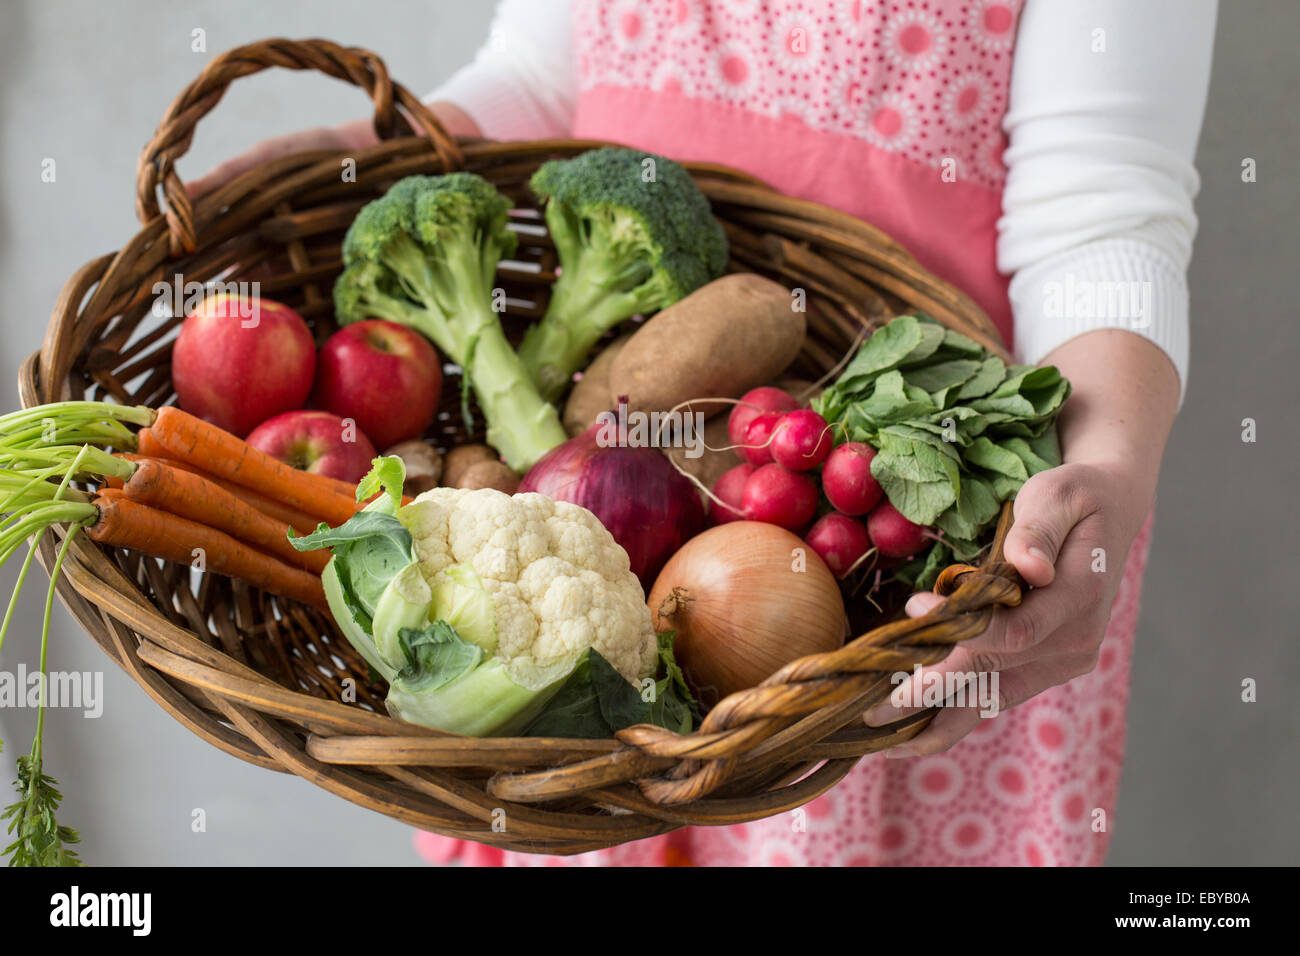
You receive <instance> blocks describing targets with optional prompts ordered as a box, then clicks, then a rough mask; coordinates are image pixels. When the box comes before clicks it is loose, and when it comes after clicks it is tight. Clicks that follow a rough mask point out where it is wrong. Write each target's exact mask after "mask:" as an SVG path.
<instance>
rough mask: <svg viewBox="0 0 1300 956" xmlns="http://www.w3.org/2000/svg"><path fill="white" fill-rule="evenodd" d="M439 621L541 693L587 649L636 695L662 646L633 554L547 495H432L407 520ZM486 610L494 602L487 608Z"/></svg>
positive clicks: (581, 512)
mask: <svg viewBox="0 0 1300 956" xmlns="http://www.w3.org/2000/svg"><path fill="white" fill-rule="evenodd" d="M398 517H399V518H400V520H401V521H402V524H404V525H405V526H406V528H407V529H408V530H409V531H410V533H411V539H412V542H413V550H414V554H415V558H416V563H417V566H418V567H419V570H420V575H421V577H422V578H423V579H424V582H425V583H427V584H428V586H429V590H430V592H431V594H432V603H433V610H432V612H431V616H433V617H439V616H441V617H443V618H444V619H446V620H448V621H449V622H450V623H452V624H453V625H454V626H456V628H457V630H458V631H459V632H460V633H461V635H462V636H463V637H464V638H465V639H466V640H469V641H473V642H474V643H476V644H478V645H479V646H481V647H482V648H483V650H484V652H485V653H490V654H493V655H495V656H496V657H497V658H499V659H500V661H501V664H502V666H503V667H504V669H505V671H506V672H507V673H508V674H509V676H510V677H511V678H512V679H513V680H514V681H515V682H516V683H519V684H521V685H523V686H525V687H532V688H538V687H542V686H545V685H547V684H550V683H553V682H554V680H555V679H556V676H557V675H563V674H567V673H568V671H569V670H571V669H572V667H573V664H574V661H575V660H576V659H577V657H578V656H580V655H581V654H582V652H583V651H585V650H586V649H588V648H592V649H594V650H596V651H597V652H598V653H599V654H600V655H601V656H602V657H604V658H605V659H606V660H607V661H608V662H609V663H610V664H611V665H612V666H613V667H614V669H615V670H617V671H618V672H619V673H620V674H621V675H622V676H623V677H624V678H626V679H627V680H628V681H629V682H630V683H637V682H638V681H640V680H642V679H644V678H646V677H651V676H653V675H654V673H655V670H656V668H657V666H658V644H657V640H656V637H655V631H654V626H653V624H652V622H651V618H650V611H649V608H647V607H646V604H645V596H644V594H643V593H642V590H641V585H640V582H639V581H638V580H637V578H636V576H635V575H634V574H633V573H632V571H631V570H630V568H629V565H628V557H627V552H626V551H624V550H623V549H622V548H621V547H620V546H619V545H618V543H617V542H615V540H614V537H613V535H611V534H610V533H609V532H608V531H607V530H606V529H605V527H604V526H603V525H602V524H601V523H600V521H599V519H597V518H596V516H595V515H593V514H592V513H591V512H590V511H588V510H587V509H585V508H581V507H578V506H577V505H573V504H569V503H567V502H563V501H553V500H551V499H550V498H547V497H546V496H545V495H539V494H517V495H506V494H503V493H501V492H499V491H495V490H492V489H480V490H473V491H471V490H466V489H457V488H434V489H432V490H430V491H426V492H425V493H424V494H422V495H420V496H419V497H418V498H416V499H415V501H414V502H412V503H411V504H409V505H407V506H405V507H404V508H402V509H401V510H400V511H399V513H398ZM485 599H486V600H485Z"/></svg>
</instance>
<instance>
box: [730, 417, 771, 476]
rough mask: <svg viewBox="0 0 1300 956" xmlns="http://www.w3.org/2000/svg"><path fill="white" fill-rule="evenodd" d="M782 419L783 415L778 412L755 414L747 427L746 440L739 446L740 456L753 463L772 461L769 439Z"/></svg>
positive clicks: (763, 463)
mask: <svg viewBox="0 0 1300 956" xmlns="http://www.w3.org/2000/svg"><path fill="white" fill-rule="evenodd" d="M780 421H781V415H780V413H778V412H763V413H762V414H759V415H755V416H754V418H753V419H752V420H751V421H750V423H749V427H748V428H746V429H745V440H744V442H742V443H741V445H742V447H740V448H737V449H736V451H738V452H740V456H741V457H742V458H744V459H745V460H746V461H748V462H749V463H750V464H751V465H767V464H770V463H771V461H772V446H771V445H770V444H769V441H770V440H771V438H772V430H773V429H774V428H776V426H777V423H778V422H780Z"/></svg>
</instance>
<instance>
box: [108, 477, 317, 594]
mask: <svg viewBox="0 0 1300 956" xmlns="http://www.w3.org/2000/svg"><path fill="white" fill-rule="evenodd" d="M123 490H124V491H125V492H126V496H127V497H128V498H130V499H131V500H132V501H136V502H139V503H140V504H143V505H149V506H150V507H153V508H160V509H162V510H163V511H166V512H169V513H171V514H174V515H177V516H179V517H181V518H188V519H189V520H191V521H197V522H199V523H200V524H205V525H207V526H208V527H209V528H215V529H217V530H218V531H224V532H225V533H226V534H228V535H230V536H231V537H233V538H238V539H239V540H240V541H243V542H245V543H246V544H251V545H253V546H254V547H256V548H258V549H259V550H261V551H265V552H267V553H268V554H273V555H275V556H276V557H278V558H279V559H280V560H281V561H284V562H286V563H288V564H292V565H295V566H296V567H300V568H302V569H303V570H306V571H310V572H312V573H313V574H320V573H321V572H322V571H324V570H325V565H326V563H327V562H328V561H329V555H328V554H326V553H325V552H324V551H301V552H300V551H298V550H297V549H296V548H295V547H294V546H293V545H292V544H290V543H289V538H288V533H289V525H288V524H287V523H286V522H283V521H277V520H276V519H274V518H272V517H269V516H268V515H265V514H263V513H262V512H260V511H258V510H257V509H256V508H254V507H252V506H251V505H249V504H248V503H247V502H245V501H241V500H240V499H238V498H236V497H235V496H234V495H232V494H231V493H230V492H228V491H226V490H225V489H224V488H222V487H220V486H219V485H217V484H216V483H214V482H211V481H209V480H208V479H207V478H204V477H203V476H202V475H196V474H194V473H193V472H190V471H185V470H184V469H181V468H174V467H172V466H171V464H170V463H168V462H162V461H158V460H156V459H151V458H144V459H141V460H140V461H138V462H136V466H135V474H133V475H132V476H131V477H130V478H129V479H128V480H127V482H126V485H125V486H124V489H123Z"/></svg>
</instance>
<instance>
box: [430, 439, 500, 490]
mask: <svg viewBox="0 0 1300 956" xmlns="http://www.w3.org/2000/svg"><path fill="white" fill-rule="evenodd" d="M496 460H497V453H496V452H494V451H493V450H492V449H491V448H489V447H488V446H487V445H460V446H458V447H456V448H453V449H452V450H451V451H449V452H447V457H446V458H445V459H444V460H443V462H442V483H443V485H444V486H445V487H447V488H459V487H460V485H459V484H457V482H459V481H460V477H461V475H463V474H464V473H465V469H466V468H468V467H469V466H470V465H476V464H478V463H479V462H481V461H496Z"/></svg>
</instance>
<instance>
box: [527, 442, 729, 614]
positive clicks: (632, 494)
mask: <svg viewBox="0 0 1300 956" xmlns="http://www.w3.org/2000/svg"><path fill="white" fill-rule="evenodd" d="M600 429H601V426H600V425H599V424H597V425H594V426H592V427H591V428H589V429H588V430H587V431H585V432H583V433H582V434H581V435H578V436H577V437H576V438H570V439H569V440H568V441H566V442H565V443H564V444H563V445H559V446H557V447H556V448H552V449H551V450H550V451H549V452H547V453H546V455H545V456H544V457H543V458H542V459H541V461H539V462H538V463H537V464H535V465H533V467H532V468H531V469H530V470H529V472H528V474H526V475H524V480H523V482H522V483H521V484H520V485H519V491H520V492H525V491H536V492H539V493H540V494H543V495H546V496H547V497H548V498H554V499H555V500H556V501H568V502H570V503H571V504H575V505H581V506H582V507H583V508H586V509H587V510H588V511H590V512H591V513H592V514H594V515H595V516H596V517H597V518H599V519H600V523H601V524H603V525H604V526H605V527H606V528H607V529H608V530H609V533H610V534H612V535H613V536H614V540H615V541H617V542H618V543H619V544H620V545H621V546H622V547H623V550H624V551H626V552H627V556H628V558H629V559H630V561H631V564H632V573H634V574H635V575H636V576H637V577H638V578H640V579H641V586H642V587H643V588H645V589H646V590H649V588H650V585H651V584H653V583H654V580H655V576H656V575H657V574H658V573H659V571H660V570H661V569H662V568H663V566H664V564H665V563H666V562H667V561H668V559H669V558H670V557H672V555H673V553H674V552H675V551H677V549H678V548H680V547H681V546H682V545H683V544H685V543H686V541H687V540H688V539H690V538H692V537H694V536H695V535H697V534H699V533H700V532H701V531H703V530H704V505H703V504H702V503H701V501H700V496H699V494H698V493H697V492H696V490H695V486H694V485H692V484H691V482H690V481H689V480H688V479H687V478H686V477H685V476H683V475H681V474H679V473H678V472H677V469H675V468H674V467H673V466H672V464H671V463H670V462H669V461H668V459H667V458H666V457H665V456H664V455H663V453H662V452H660V451H659V450H658V449H657V448H645V447H639V448H631V447H625V446H622V445H618V446H610V447H604V446H602V445H601V444H600V443H599V442H598V441H597V440H596V436H597V434H598V433H599V431H600Z"/></svg>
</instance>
